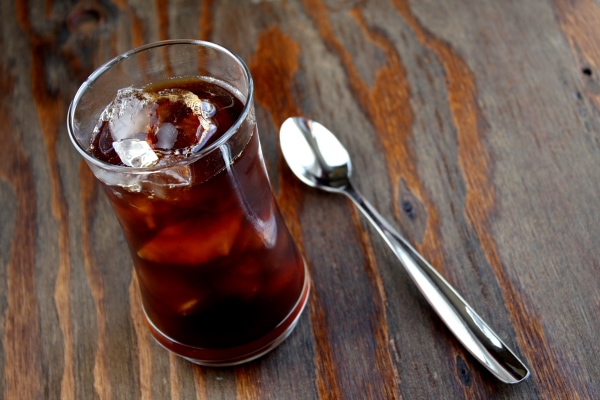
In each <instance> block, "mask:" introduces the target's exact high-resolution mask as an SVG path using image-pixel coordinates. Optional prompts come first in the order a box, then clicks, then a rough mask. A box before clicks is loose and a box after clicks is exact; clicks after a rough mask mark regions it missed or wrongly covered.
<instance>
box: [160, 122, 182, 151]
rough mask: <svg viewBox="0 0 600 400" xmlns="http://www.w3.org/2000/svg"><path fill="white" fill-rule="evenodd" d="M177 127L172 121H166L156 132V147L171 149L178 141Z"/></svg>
mask: <svg viewBox="0 0 600 400" xmlns="http://www.w3.org/2000/svg"><path fill="white" fill-rule="evenodd" d="M177 134H178V131H177V128H176V127H175V125H173V124H172V123H170V122H165V123H163V124H162V125H160V127H159V128H158V131H157V132H156V147H158V148H160V149H165V150H170V149H172V148H173V145H174V144H175V141H177Z"/></svg>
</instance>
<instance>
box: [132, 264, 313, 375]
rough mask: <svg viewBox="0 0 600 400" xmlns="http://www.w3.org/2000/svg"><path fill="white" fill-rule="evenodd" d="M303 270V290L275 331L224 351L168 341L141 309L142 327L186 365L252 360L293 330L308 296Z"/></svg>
mask: <svg viewBox="0 0 600 400" xmlns="http://www.w3.org/2000/svg"><path fill="white" fill-rule="evenodd" d="M304 269H305V278H304V287H303V288H302V292H301V294H300V297H299V299H298V302H297V303H296V305H295V306H294V308H293V309H292V311H290V313H289V314H288V315H287V317H285V319H284V320H283V321H282V322H281V323H280V324H279V325H277V327H276V328H275V329H273V330H272V331H271V332H269V333H268V334H266V335H265V336H263V337H261V338H260V339H257V340H255V341H253V342H250V343H246V344H244V345H241V346H237V347H232V348H227V349H209V348H200V347H192V346H187V345H185V344H182V343H179V342H177V341H175V340H173V339H171V338H169V337H168V336H166V335H165V334H164V333H162V332H161V331H160V330H159V329H158V328H157V327H156V326H155V325H154V324H153V323H152V321H150V319H149V318H148V315H147V314H146V311H145V310H144V316H145V320H146V325H147V326H148V328H149V329H150V333H152V336H153V337H154V339H155V340H156V341H157V342H158V344H160V345H161V346H162V347H164V348H165V349H166V350H168V351H170V352H172V353H174V354H176V355H178V356H180V357H182V358H184V359H186V360H188V361H190V362H193V363H194V364H198V365H203V366H208V367H226V366H232V365H238V364H242V363H245V362H248V361H252V360H254V359H257V358H259V357H261V356H263V355H265V354H266V353H268V352H269V351H271V350H273V349H274V348H275V347H277V346H279V345H280V344H281V343H282V342H283V341H284V340H285V339H286V338H287V337H288V336H289V335H290V334H291V333H292V331H293V330H294V328H295V327H296V325H297V323H298V320H299V319H300V315H301V314H302V310H304V307H305V306H306V303H307V301H308V295H309V293H310V278H309V275H308V271H307V268H306V265H305V267H304Z"/></svg>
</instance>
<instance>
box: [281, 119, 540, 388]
mask: <svg viewBox="0 0 600 400" xmlns="http://www.w3.org/2000/svg"><path fill="white" fill-rule="evenodd" d="M279 141H280V145H281V151H282V153H283V157H284V158H285V160H286V162H287V164H288V165H289V167H290V169H291V170H292V172H294V174H295V175H296V176H297V177H298V178H299V179H300V180H301V181H302V182H304V183H306V184H307V185H309V186H312V187H315V188H319V189H323V190H326V191H328V192H333V193H342V194H345V195H346V196H348V197H349V198H350V199H351V200H352V201H353V202H354V203H355V204H356V206H357V207H358V208H359V210H360V211H361V212H362V213H363V214H364V215H365V216H366V217H367V219H368V220H369V221H370V222H371V223H372V224H373V226H375V228H376V229H377V231H378V232H379V233H380V234H381V236H383V238H384V239H385V241H386V243H387V244H388V245H389V246H390V248H391V249H392V250H393V252H394V253H395V254H396V256H397V257H398V259H399V260H400V263H401V264H402V265H403V266H404V268H405V269H406V271H407V272H408V275H409V276H410V277H411V278H412V280H413V281H414V283H415V284H416V285H417V287H418V288H419V290H420V291H421V293H422V294H423V296H425V298H426V299H427V301H428V302H429V304H430V305H431V307H433V309H434V310H435V312H436V313H437V314H438V315H439V317H440V318H441V319H442V321H444V323H445V324H446V325H447V326H448V328H449V329H450V331H452V333H453V334H454V335H455V336H456V338H457V339H458V340H459V341H460V342H461V343H462V344H463V345H464V346H465V348H466V349H467V350H468V351H469V352H470V353H471V354H472V355H473V356H474V357H475V358H476V359H477V360H479V362H481V364H483V366H484V367H486V368H487V369H488V370H489V371H490V372H491V373H492V374H493V375H494V376H495V377H496V378H498V379H500V380H501V381H502V382H505V383H511V384H513V383H518V382H521V381H522V380H524V379H525V378H527V377H528V376H529V370H528V369H527V367H526V366H525V364H523V363H522V362H521V360H519V358H517V356H516V355H515V354H514V352H513V351H512V350H510V349H509V348H508V347H507V346H506V345H505V344H504V342H503V341H502V340H501V339H500V338H499V337H498V335H496V333H494V332H493V331H492V329H491V328H490V327H489V326H488V325H487V324H486V323H485V322H484V321H483V320H482V319H481V317H479V315H477V313H475V311H473V309H472V308H471V306H470V305H469V304H467V302H466V301H465V300H463V298H462V297H461V296H460V295H459V294H458V293H457V292H456V290H455V289H454V288H453V287H452V286H450V284H449V283H448V282H447V281H446V280H445V279H444V278H443V277H442V276H441V275H440V274H439V273H438V272H437V271H436V270H435V269H434V268H433V267H432V266H431V265H430V264H429V263H428V262H427V261H426V260H425V259H424V258H423V257H422V256H421V255H420V254H419V253H418V252H417V251H416V250H415V249H414V248H413V247H412V246H411V245H410V244H409V243H408V241H407V240H406V239H404V238H403V237H402V236H401V235H400V234H398V233H397V232H396V231H395V230H394V229H393V228H392V227H391V226H390V225H389V224H388V223H387V222H386V221H385V220H384V219H383V217H381V215H379V213H378V212H377V211H376V210H375V208H373V206H371V204H369V203H368V202H367V201H366V200H365V199H364V197H363V196H362V195H361V194H360V193H359V192H358V191H356V189H354V187H353V185H352V182H351V181H350V176H351V174H352V164H351V162H350V156H349V155H348V152H347V151H346V149H345V148H344V146H343V145H342V144H341V143H340V142H339V141H338V139H337V138H336V137H335V136H334V135H333V133H331V132H330V131H329V130H328V129H327V128H325V127H324V126H323V125H321V124H319V123H317V122H314V121H311V120H309V119H306V118H303V117H291V118H288V119H287V120H286V121H285V122H284V123H283V124H282V125H281V129H280V134H279Z"/></svg>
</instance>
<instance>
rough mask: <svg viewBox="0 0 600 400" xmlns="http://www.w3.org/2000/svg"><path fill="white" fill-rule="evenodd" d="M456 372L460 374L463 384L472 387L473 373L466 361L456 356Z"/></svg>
mask: <svg viewBox="0 0 600 400" xmlns="http://www.w3.org/2000/svg"><path fill="white" fill-rule="evenodd" d="M456 372H458V377H459V378H460V380H461V381H462V383H464V384H465V385H466V386H470V385H471V371H469V368H467V364H466V363H465V360H463V359H462V357H461V356H456Z"/></svg>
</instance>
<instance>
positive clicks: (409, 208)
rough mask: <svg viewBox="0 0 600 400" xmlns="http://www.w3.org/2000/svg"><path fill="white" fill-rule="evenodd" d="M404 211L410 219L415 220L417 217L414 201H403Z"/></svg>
mask: <svg viewBox="0 0 600 400" xmlns="http://www.w3.org/2000/svg"><path fill="white" fill-rule="evenodd" d="M402 210H403V211H404V213H405V214H406V215H407V216H408V218H410V219H415V217H416V216H417V211H416V210H415V207H414V205H413V203H412V201H410V200H409V199H404V200H402Z"/></svg>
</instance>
